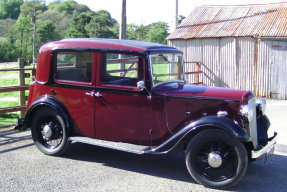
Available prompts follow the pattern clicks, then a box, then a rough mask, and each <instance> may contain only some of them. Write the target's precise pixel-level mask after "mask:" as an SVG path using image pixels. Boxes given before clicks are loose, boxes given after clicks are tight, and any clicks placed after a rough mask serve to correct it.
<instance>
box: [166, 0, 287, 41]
mask: <svg viewBox="0 0 287 192" xmlns="http://www.w3.org/2000/svg"><path fill="white" fill-rule="evenodd" d="M242 36H243V37H244V36H259V37H287V3H278V4H266V5H249V6H248V5H242V6H202V7H197V8H195V9H194V10H193V12H192V13H191V14H190V15H189V16H188V17H187V18H186V19H185V20H184V21H183V22H182V23H181V24H180V25H179V26H178V27H177V29H176V30H175V31H174V32H173V33H171V34H170V35H169V36H168V38H167V39H169V40H171V39H190V38H209V37H242Z"/></svg>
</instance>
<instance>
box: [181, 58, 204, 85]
mask: <svg viewBox="0 0 287 192" xmlns="http://www.w3.org/2000/svg"><path fill="white" fill-rule="evenodd" d="M184 64H194V65H195V70H194V71H192V72H185V75H194V77H193V82H189V83H191V84H195V85H201V84H203V82H202V78H200V75H202V74H203V71H202V70H201V64H202V63H201V62H184Z"/></svg>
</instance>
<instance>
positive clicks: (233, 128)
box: [153, 116, 250, 153]
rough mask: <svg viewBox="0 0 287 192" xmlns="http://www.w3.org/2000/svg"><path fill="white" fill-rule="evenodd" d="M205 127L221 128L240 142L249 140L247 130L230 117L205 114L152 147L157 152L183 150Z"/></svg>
mask: <svg viewBox="0 0 287 192" xmlns="http://www.w3.org/2000/svg"><path fill="white" fill-rule="evenodd" d="M207 129H219V130H223V131H225V132H227V133H229V134H231V135H233V136H234V137H235V138H237V139H239V140H240V141H241V142H243V143H246V142H248V141H249V140H250V137H249V135H248V133H247V131H246V130H245V129H244V128H242V127H240V126H239V125H238V124H236V123H234V122H233V121H232V120H231V119H228V118H222V117H217V116H206V117H203V118H201V119H198V120H196V121H194V122H191V123H189V124H187V125H186V126H185V127H184V128H183V129H181V130H180V131H179V132H177V133H176V134H175V135H173V136H172V137H171V138H170V139H169V140H167V141H166V142H164V143H163V144H162V145H160V146H158V147H157V148H156V149H154V150H153V151H154V152H157V153H170V152H179V151H184V150H185V149H186V147H187V145H188V143H189V141H190V140H191V139H192V138H193V137H194V136H195V135H197V134H198V133H200V132H201V131H204V130H207Z"/></svg>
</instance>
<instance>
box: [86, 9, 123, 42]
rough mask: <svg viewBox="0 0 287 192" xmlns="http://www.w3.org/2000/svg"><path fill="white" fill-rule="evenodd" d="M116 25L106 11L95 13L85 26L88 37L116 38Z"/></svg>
mask: <svg viewBox="0 0 287 192" xmlns="http://www.w3.org/2000/svg"><path fill="white" fill-rule="evenodd" d="M116 23H117V21H116V20H115V19H113V18H112V17H111V14H110V13H109V12H108V11H105V10H100V11H97V12H96V13H95V16H94V17H93V19H92V20H91V22H90V23H89V24H88V25H87V26H86V29H87V31H88V32H89V35H90V37H98V38H117V37H118V36H117V33H116V32H115V31H114V25H115V24H116Z"/></svg>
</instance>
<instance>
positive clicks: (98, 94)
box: [94, 92, 103, 97]
mask: <svg viewBox="0 0 287 192" xmlns="http://www.w3.org/2000/svg"><path fill="white" fill-rule="evenodd" d="M94 96H95V97H102V96H103V95H102V94H101V93H100V92H96V93H94Z"/></svg>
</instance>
